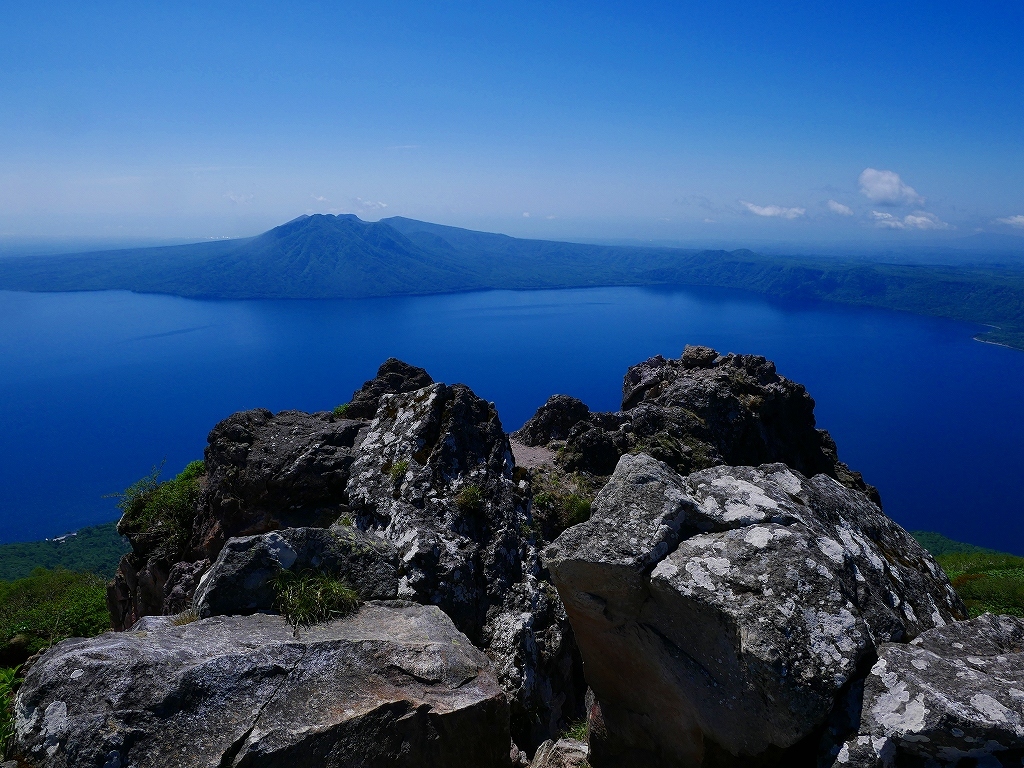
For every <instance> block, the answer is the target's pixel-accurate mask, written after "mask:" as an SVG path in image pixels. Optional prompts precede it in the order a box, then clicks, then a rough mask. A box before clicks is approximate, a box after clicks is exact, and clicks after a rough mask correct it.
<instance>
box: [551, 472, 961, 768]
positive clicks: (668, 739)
mask: <svg viewBox="0 0 1024 768" xmlns="http://www.w3.org/2000/svg"><path fill="white" fill-rule="evenodd" d="M545 561H546V564H547V565H548V567H549V568H550V570H551V574H552V578H553V581H554V583H555V585H556V587H557V588H558V591H559V594H560V595H561V597H562V600H563V602H564V604H565V607H566V611H567V612H568V614H569V617H570V620H571V622H572V625H573V629H574V631H575V633H576V638H577V641H578V643H579V646H580V649H581V651H582V653H583V658H584V662H585V668H586V674H587V682H588V683H589V684H590V686H591V687H592V688H593V690H594V692H595V694H596V696H597V699H598V700H599V707H598V710H599V719H600V720H601V722H599V723H594V722H593V720H594V719H595V714H594V711H593V710H592V712H591V719H592V727H591V734H592V736H591V745H590V746H591V750H592V755H591V758H590V759H591V763H592V764H593V765H594V766H595V767H596V768H600V767H601V766H619V765H622V766H633V765H635V766H652V767H653V766H659V768H661V767H670V766H699V765H715V766H719V765H730V764H735V765H746V764H749V762H747V761H750V760H753V759H757V760H763V761H769V762H770V761H772V760H777V759H778V760H782V761H783V763H785V754H786V750H790V749H793V748H797V747H798V746H799V745H800V744H801V742H802V741H803V740H805V739H808V738H811V737H813V736H814V735H815V734H816V732H817V731H818V730H819V729H820V728H821V727H822V726H823V724H824V722H825V721H826V719H827V717H828V716H829V714H830V712H831V711H832V709H833V708H834V707H835V705H836V702H837V700H839V699H840V698H841V697H842V696H843V694H844V692H845V689H846V688H847V687H848V686H849V685H850V684H851V683H852V682H853V681H854V680H855V678H856V677H857V675H858V669H859V668H860V667H862V666H863V665H864V664H865V662H866V663H870V662H871V661H873V659H874V654H875V652H876V648H878V647H879V646H880V645H881V644H883V643H886V642H891V641H897V642H907V641H909V640H911V639H913V638H914V637H916V636H917V635H919V634H920V633H921V632H923V631H925V630H927V629H931V628H932V627H936V626H943V625H944V624H946V623H947V622H949V621H952V620H954V619H957V618H963V617H964V616H965V613H966V612H965V610H964V607H963V605H962V603H961V602H960V600H959V598H957V597H956V594H955V593H954V591H953V589H952V586H951V585H950V584H949V581H948V580H947V579H946V577H945V575H944V574H943V573H942V571H941V570H940V569H939V568H938V567H937V566H936V564H935V562H934V561H933V560H932V558H931V556H930V555H928V553H927V552H925V551H924V550H923V549H922V548H921V547H920V546H919V545H918V544H917V543H916V542H915V541H914V540H913V539H912V538H911V537H910V535H909V534H907V533H906V531H904V530H903V529H902V528H900V527H899V526H898V525H896V524H895V523H894V522H892V521H891V520H890V519H889V518H887V517H886V516H885V515H884V514H882V512H881V510H879V509H878V507H877V506H876V505H875V504H873V503H872V502H871V501H870V500H869V499H868V498H867V497H866V496H865V495H863V494H862V493H858V492H856V491H853V490H850V489H848V488H845V487H843V486H842V485H840V484H839V483H838V482H837V481H835V480H834V479H832V478H831V477H828V476H826V475H817V476H815V477H812V478H806V477H804V476H803V475H801V474H799V473H798V472H796V471H794V470H792V469H790V468H788V467H787V466H785V465H783V464H768V465H763V466H760V467H756V468H753V467H715V468H712V469H707V470H703V471H700V472H695V473H693V474H691V475H689V476H687V477H682V476H680V475H679V474H677V473H676V472H674V471H673V470H672V469H670V468H669V467H668V466H666V465H665V464H664V463H662V462H659V461H657V460H656V459H654V458H652V457H650V456H646V455H644V454H639V455H636V456H631V455H626V456H623V457H622V459H620V461H619V463H618V466H617V467H616V470H615V473H614V474H613V475H612V477H611V479H610V480H609V482H608V484H607V485H606V486H605V487H604V489H603V490H602V491H601V492H600V493H599V494H598V496H597V499H596V500H595V503H594V508H593V514H592V516H591V518H590V520H589V521H588V522H586V523H583V524H580V525H577V526H575V527H573V528H570V529H568V530H567V531H565V532H564V533H563V534H562V535H561V536H559V538H558V539H556V540H555V542H554V543H553V544H551V545H550V546H549V547H548V549H547V550H546V551H545ZM595 734H597V736H595Z"/></svg>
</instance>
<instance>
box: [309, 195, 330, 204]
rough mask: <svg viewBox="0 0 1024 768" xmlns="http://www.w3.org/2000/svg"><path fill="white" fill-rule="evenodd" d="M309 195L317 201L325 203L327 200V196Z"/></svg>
mask: <svg viewBox="0 0 1024 768" xmlns="http://www.w3.org/2000/svg"><path fill="white" fill-rule="evenodd" d="M310 197H312V198H313V199H314V200H316V201H317V202H318V203H326V202H327V198H326V197H324V196H323V195H310Z"/></svg>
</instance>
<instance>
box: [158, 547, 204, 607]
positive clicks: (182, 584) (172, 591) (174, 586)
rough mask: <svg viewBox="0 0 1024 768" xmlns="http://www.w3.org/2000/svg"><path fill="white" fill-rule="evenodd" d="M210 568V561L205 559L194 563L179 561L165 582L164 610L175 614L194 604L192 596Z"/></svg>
mask: <svg viewBox="0 0 1024 768" xmlns="http://www.w3.org/2000/svg"><path fill="white" fill-rule="evenodd" d="M209 568H210V561H209V560H206V559H203V560H197V561H196V562H194V563H177V564H176V565H175V566H174V567H173V568H171V570H170V573H168V574H167V583H165V584H164V600H163V606H162V612H163V614H164V615H165V616H174V615H175V614H178V613H181V612H182V611H185V610H187V609H188V608H190V607H191V606H192V598H193V596H194V595H195V593H196V588H197V587H198V586H199V580H200V579H201V578H202V577H203V574H205V573H206V572H207V570H209Z"/></svg>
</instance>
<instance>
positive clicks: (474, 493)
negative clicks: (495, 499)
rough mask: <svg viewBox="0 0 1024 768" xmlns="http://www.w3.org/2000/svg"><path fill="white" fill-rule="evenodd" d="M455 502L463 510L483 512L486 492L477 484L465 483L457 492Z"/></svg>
mask: <svg viewBox="0 0 1024 768" xmlns="http://www.w3.org/2000/svg"><path fill="white" fill-rule="evenodd" d="M455 504H456V506H457V507H458V508H459V509H460V510H462V511H463V512H481V511H483V508H484V494H483V491H481V490H480V488H479V486H476V485H464V486H463V487H462V489H461V490H460V491H459V492H458V493H457V494H455Z"/></svg>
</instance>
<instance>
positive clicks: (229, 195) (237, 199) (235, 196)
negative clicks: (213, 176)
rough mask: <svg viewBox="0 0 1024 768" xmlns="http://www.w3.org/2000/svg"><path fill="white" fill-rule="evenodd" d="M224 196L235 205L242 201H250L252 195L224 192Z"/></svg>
mask: <svg viewBox="0 0 1024 768" xmlns="http://www.w3.org/2000/svg"><path fill="white" fill-rule="evenodd" d="M224 197H226V198H227V199H228V200H230V201H231V202H232V203H234V204H235V205H241V204H242V203H251V202H252V197H253V196H252V195H241V194H238V193H237V192H225V193H224Z"/></svg>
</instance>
